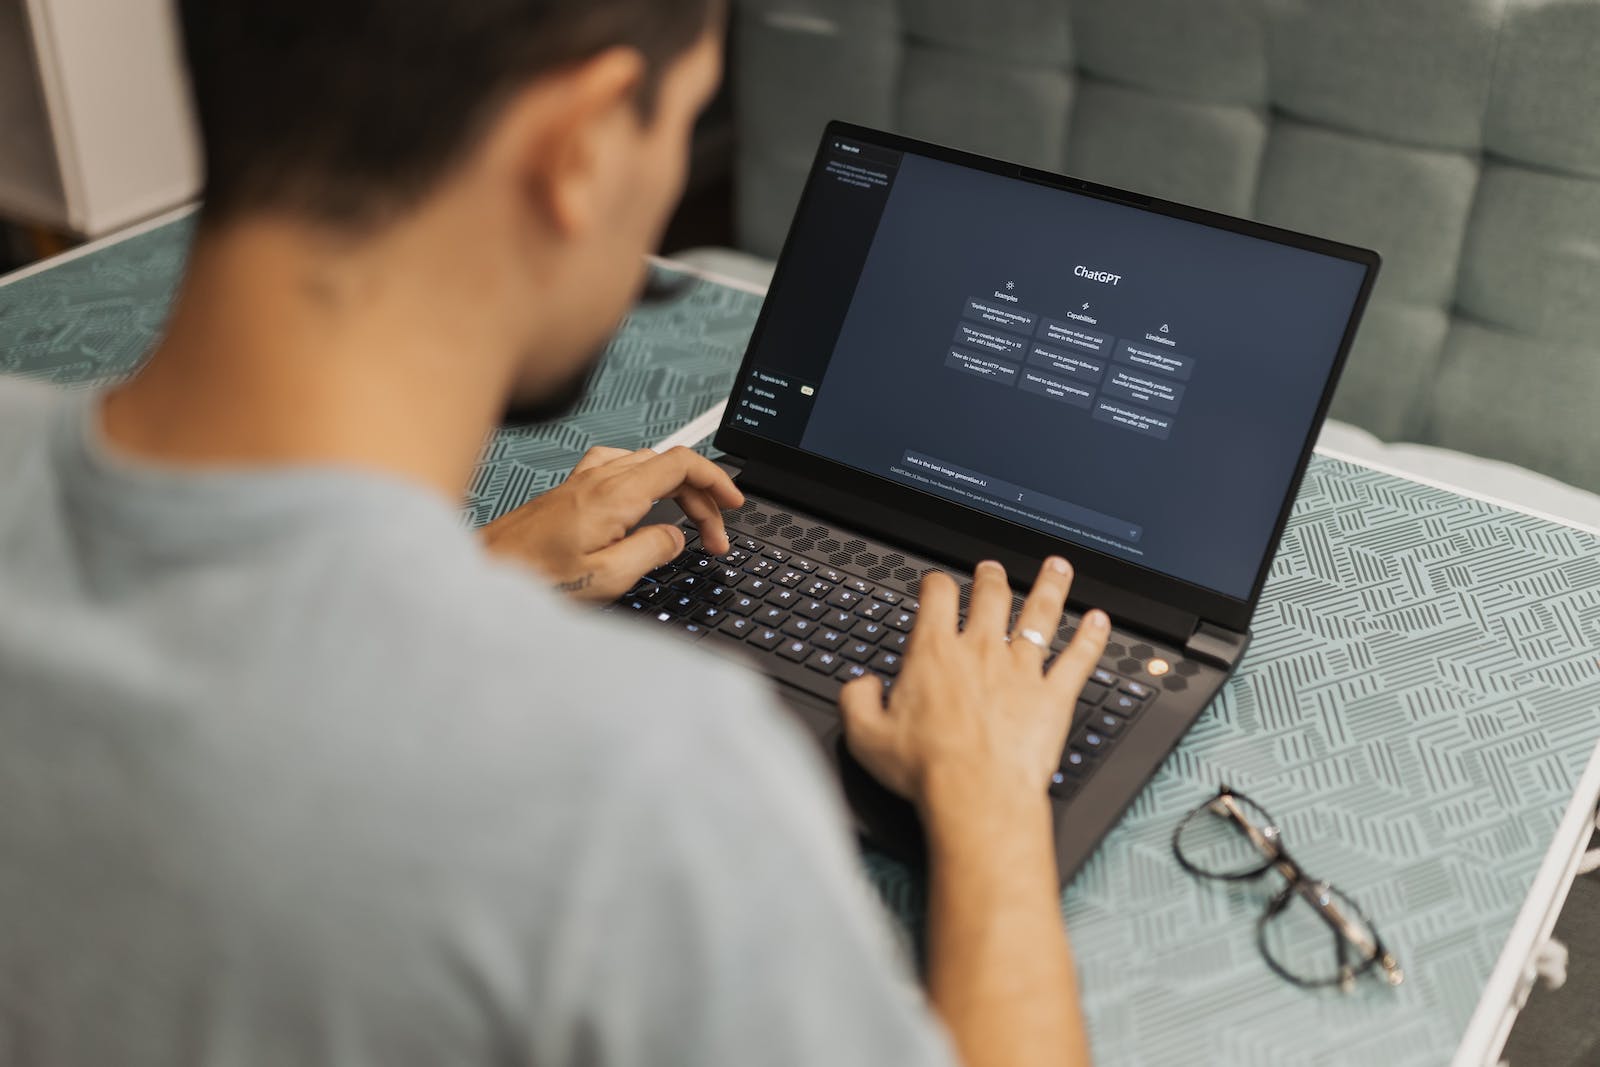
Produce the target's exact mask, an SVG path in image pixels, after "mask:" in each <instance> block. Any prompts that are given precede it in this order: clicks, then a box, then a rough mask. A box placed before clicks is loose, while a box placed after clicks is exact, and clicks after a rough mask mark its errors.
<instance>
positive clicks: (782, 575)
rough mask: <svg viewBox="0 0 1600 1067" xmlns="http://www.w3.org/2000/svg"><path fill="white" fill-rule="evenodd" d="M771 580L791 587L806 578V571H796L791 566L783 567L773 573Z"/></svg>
mask: <svg viewBox="0 0 1600 1067" xmlns="http://www.w3.org/2000/svg"><path fill="white" fill-rule="evenodd" d="M772 580H773V581H774V582H776V583H777V584H778V585H786V586H789V587H790V588H793V587H795V586H797V585H799V584H800V583H801V582H804V581H805V580H806V572H805V571H797V570H795V569H794V568H793V567H785V568H783V569H782V570H780V571H778V572H777V573H776V574H774V575H773V576H772Z"/></svg>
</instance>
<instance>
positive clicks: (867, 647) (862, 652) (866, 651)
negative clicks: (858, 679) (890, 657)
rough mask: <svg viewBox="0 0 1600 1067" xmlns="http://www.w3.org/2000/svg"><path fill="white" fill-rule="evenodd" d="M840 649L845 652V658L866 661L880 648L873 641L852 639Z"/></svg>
mask: <svg viewBox="0 0 1600 1067" xmlns="http://www.w3.org/2000/svg"><path fill="white" fill-rule="evenodd" d="M839 651H840V652H841V653H843V654H844V658H845V659H848V660H852V661H854V662H856V663H865V662H867V660H869V659H871V658H872V656H873V653H875V652H877V651H878V649H877V646H876V645H874V644H873V643H872V642H871V641H854V640H852V641H846V642H845V643H844V646H843V647H842V648H840V649H839Z"/></svg>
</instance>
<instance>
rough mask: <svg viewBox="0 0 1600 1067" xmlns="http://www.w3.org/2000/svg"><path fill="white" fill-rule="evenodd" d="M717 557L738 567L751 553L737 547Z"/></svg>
mask: <svg viewBox="0 0 1600 1067" xmlns="http://www.w3.org/2000/svg"><path fill="white" fill-rule="evenodd" d="M717 558H718V559H720V560H722V562H724V563H726V564H728V565H729V566H733V567H737V566H739V564H741V563H743V562H744V561H745V560H747V559H749V558H750V553H748V552H746V551H745V550H744V549H742V548H735V549H733V550H732V551H730V552H725V553H723V554H722V555H721V556H718V557H717Z"/></svg>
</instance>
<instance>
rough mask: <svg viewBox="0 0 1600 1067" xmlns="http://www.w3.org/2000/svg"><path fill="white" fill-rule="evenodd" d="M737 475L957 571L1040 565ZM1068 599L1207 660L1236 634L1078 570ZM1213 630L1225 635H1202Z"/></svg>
mask: <svg viewBox="0 0 1600 1067" xmlns="http://www.w3.org/2000/svg"><path fill="white" fill-rule="evenodd" d="M738 479H739V484H740V486H741V487H743V488H744V489H747V490H749V491H751V492H754V493H756V494H758V495H760V496H764V497H768V498H770V499H772V500H776V501H781V502H782V503H784V504H787V505H789V506H791V507H794V508H796V509H798V510H800V511H802V512H809V513H811V514H814V515H816V516H817V517H818V518H822V519H829V520H832V521H835V522H838V523H840V524H841V525H844V526H848V527H850V528H852V529H855V530H858V531H860V532H861V533H865V534H870V535H872V536H874V537H878V538H881V539H883V540H886V541H889V542H891V543H893V544H895V545H899V546H903V547H905V548H908V549H911V550H913V551H916V552H919V553H921V554H923V555H925V556H927V557H929V558H930V559H933V560H935V561H938V562H941V563H946V564H950V565H951V566H953V567H955V568H956V569H958V570H970V569H971V568H972V566H973V565H974V564H975V563H977V561H978V560H981V559H995V560H999V561H1000V562H1001V563H1003V564H1005V568H1006V570H1007V571H1009V572H1010V573H1011V574H1013V575H1031V574H1032V573H1033V572H1034V570H1036V569H1037V568H1038V566H1039V560H1038V559H1035V558H1029V557H1027V556H1024V555H1023V554H1021V553H1016V552H1009V551H1007V550H1006V548H1005V547H1004V546H1001V545H995V544H990V543H987V542H984V541H980V540H979V539H977V538H975V537H967V536H965V535H962V534H960V533H957V532H956V531H953V530H951V529H950V528H949V527H945V526H938V525H935V524H931V523H928V524H924V523H921V522H918V521H917V520H914V519H912V518H911V517H910V516H908V515H906V514H905V513H904V512H902V511H897V510H894V509H892V508H889V507H886V506H884V505H882V504H880V503H878V502H877V501H873V500H867V499H863V498H861V497H858V496H855V495H854V494H848V493H844V492H841V491H840V490H839V489H836V488H834V487H833V486H830V485H826V484H824V483H822V482H819V481H816V480H814V479H811V478H807V477H805V476H804V475H797V474H795V473H794V472H792V471H782V470H778V469H776V468H774V467H771V466H769V465H767V464H764V463H759V462H751V463H747V464H746V465H745V466H744V468H743V470H742V471H741V472H740V474H739V475H738ZM1071 605H1072V607H1074V608H1076V609H1079V610H1083V609H1087V608H1091V607H1096V608H1101V609H1103V610H1104V611H1105V612H1106V613H1107V614H1109V615H1110V616H1111V618H1112V619H1113V620H1114V621H1115V623H1116V625H1117V626H1118V627H1120V628H1122V629H1125V630H1132V631H1134V632H1137V633H1142V634H1144V635H1146V636H1148V637H1152V638H1155V639H1156V640H1158V641H1161V642H1163V643H1165V644H1169V645H1172V646H1174V647H1177V648H1184V649H1187V648H1189V647H1190V646H1191V645H1192V644H1193V643H1194V642H1195V641H1196V639H1197V638H1199V646H1198V651H1196V653H1195V655H1196V656H1198V657H1200V658H1202V659H1204V660H1205V662H1207V663H1219V664H1220V663H1221V661H1219V660H1218V659H1217V658H1216V657H1217V656H1219V655H1225V654H1226V650H1227V648H1228V643H1227V641H1226V639H1225V638H1226V637H1227V636H1231V635H1229V634H1228V631H1226V630H1221V629H1218V628H1216V627H1211V626H1209V624H1206V623H1203V622H1202V621H1201V620H1200V618H1199V616H1197V615H1195V614H1194V613H1193V612H1188V611H1182V610H1179V609H1177V608H1174V607H1172V606H1171V605H1168V604H1163V603H1160V602H1158V601H1155V600H1152V599H1150V598H1149V597H1145V596H1140V595H1139V594H1137V593H1133V592H1131V591H1129V590H1127V589H1122V588H1119V587H1117V586H1115V585H1111V584H1109V583H1107V582H1104V581H1101V580H1099V579H1096V578H1094V577H1093V576H1091V575H1087V574H1079V575H1078V577H1077V579H1076V580H1075V581H1074V582H1073V583H1072V600H1071ZM1208 629H1209V630H1215V632H1216V633H1217V634H1219V635H1224V638H1223V639H1212V638H1210V637H1202V636H1201V635H1202V633H1203V632H1204V631H1206V630H1208ZM1241 651H1242V647H1241Z"/></svg>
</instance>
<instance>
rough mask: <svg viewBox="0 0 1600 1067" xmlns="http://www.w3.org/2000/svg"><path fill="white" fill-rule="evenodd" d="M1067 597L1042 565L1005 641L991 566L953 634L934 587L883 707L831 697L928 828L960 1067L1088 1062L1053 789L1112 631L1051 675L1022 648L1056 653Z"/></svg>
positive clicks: (933, 924) (1056, 573) (936, 584)
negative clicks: (1066, 922)
mask: <svg viewBox="0 0 1600 1067" xmlns="http://www.w3.org/2000/svg"><path fill="white" fill-rule="evenodd" d="M1071 584H1072V569H1071V568H1070V567H1068V566H1067V563H1066V561H1065V560H1062V559H1057V558H1052V559H1048V560H1046V561H1045V564H1044V567H1043V569H1041V570H1040V572H1039V578H1038V580H1037V581H1036V582H1035V583H1034V587H1033V592H1032V593H1030V594H1029V595H1028V599H1027V602H1026V603H1025V604H1023V607H1022V611H1021V613H1020V614H1019V616H1018V619H1017V628H1016V631H1015V633H1014V635H1013V639H1012V640H1011V641H1009V642H1008V641H1007V640H1006V636H1007V635H1006V625H1007V623H1008V622H1009V621H1010V615H1011V587H1010V586H1009V585H1008V584H1007V583H1006V575H1005V571H1004V570H1002V569H1001V567H1000V565H999V564H998V563H983V564H980V565H979V566H978V570H977V573H976V575H975V576H974V578H973V581H972V601H971V604H970V606H969V607H968V609H967V623H966V626H965V627H964V628H962V629H960V630H959V631H958V630H957V609H958V607H959V600H960V598H959V595H958V592H957V589H956V584H955V582H954V581H952V580H951V579H950V578H948V577H947V576H945V575H943V574H930V575H928V576H927V577H926V578H924V579H923V582H922V594H921V600H922V607H921V610H920V611H919V612H918V619H917V625H916V629H915V630H913V631H912V634H911V644H910V648H909V649H908V650H907V654H906V661H905V666H904V667H903V668H902V669H901V671H900V679H899V681H898V682H896V683H895V686H894V689H893V691H892V693H891V695H890V697H889V701H888V704H887V706H886V705H885V703H884V700H883V688H882V686H881V685H880V683H879V682H878V681H877V680H876V679H871V678H864V679H861V680H859V681H856V682H852V683H851V684H850V685H848V686H846V687H845V688H844V690H843V691H842V692H841V694H840V698H839V700H840V703H841V705H842V706H843V710H844V721H845V736H846V739H847V740H848V742H849V744H850V749H851V751H852V752H854V753H855V755H856V758H857V759H858V760H860V761H861V763H862V764H863V765H864V766H865V767H866V768H867V769H868V770H869V771H871V772H872V773H873V774H875V775H877V776H878V778H879V780H881V781H882V782H883V783H884V784H885V785H887V786H889V787H890V788H891V789H894V790H896V791H898V792H899V793H901V794H902V795H904V796H906V797H909V798H910V799H911V800H912V801H913V802H914V803H915V804H916V805H917V807H918V808H919V809H920V811H921V813H922V822H923V827H924V829H925V831H926V832H927V837H928V856H929V894H928V993H929V997H930V999H931V1000H932V1002H933V1005H934V1008H935V1010H937V1011H938V1013H939V1015H940V1016H941V1018H942V1019H943V1020H944V1023H945V1026H946V1027H947V1028H948V1030H949V1032H950V1035H951V1037H952V1038H954V1040H955V1044H956V1049H957V1051H958V1052H959V1053H960V1056H961V1060H962V1062H963V1063H964V1064H965V1065H966V1067H1066V1065H1073V1067H1078V1065H1084V1064H1087V1063H1088V1062H1089V1046H1088V1041H1087V1038H1086V1036H1085V1031H1084V1024H1083V1018H1082V1015H1081V1013H1080V1011H1079V1009H1078V988H1077V977H1076V975H1075V973H1074V968H1073V964H1072V953H1071V949H1070V947H1069V946H1068V944H1067V936H1066V928H1065V926H1063V924H1062V921H1061V897H1060V893H1059V890H1058V888H1057V881H1056V879H1057V871H1056V861H1055V849H1054V844H1053V841H1052V837H1051V819H1052V811H1051V806H1050V804H1049V803H1048V800H1047V797H1046V790H1047V788H1048V782H1049V779H1050V775H1051V774H1052V773H1053V772H1054V770H1055V768H1056V766H1057V763H1058V761H1059V760H1060V758H1061V749H1062V747H1063V746H1064V745H1065V744H1066V739H1067V731H1068V730H1069V729H1070V728H1071V726H1072V711H1073V708H1074V707H1075V706H1076V703H1077V699H1078V693H1079V691H1080V690H1082V688H1083V683H1084V682H1085V681H1086V680H1087V679H1088V677H1089V674H1090V672H1092V671H1093V670H1094V668H1095V665H1096V664H1097V663H1099V662H1100V656H1101V654H1102V653H1103V652H1104V651H1105V647H1106V637H1107V636H1108V635H1109V634H1110V631H1111V624H1110V620H1109V619H1107V618H1106V616H1105V614H1104V613H1103V612H1099V611H1091V612H1089V613H1088V614H1087V615H1085V616H1084V617H1083V622H1082V623H1081V624H1080V625H1079V627H1078V632H1077V634H1076V635H1074V637H1073V639H1072V643H1071V644H1069V645H1068V646H1067V648H1066V649H1065V650H1064V651H1063V652H1062V653H1061V654H1060V655H1059V656H1057V657H1056V661H1055V663H1053V664H1052V665H1051V666H1050V669H1049V670H1048V671H1046V670H1045V669H1044V663H1045V657H1046V654H1047V651H1046V649H1043V648H1040V647H1038V646H1037V645H1036V644H1034V643H1033V642H1032V641H1029V640H1026V639H1024V637H1023V634H1024V633H1025V632H1032V633H1034V634H1036V635H1038V636H1039V637H1041V638H1042V639H1043V642H1045V643H1048V642H1049V641H1050V639H1051V638H1052V637H1053V636H1054V635H1055V632H1056V627H1057V626H1058V625H1060V622H1061V611H1062V607H1063V605H1064V604H1065V603H1066V600H1067V589H1068V588H1069V587H1070V586H1071ZM1065 817H1067V818H1070V817H1071V813H1070V812H1069V813H1067V815H1066V816H1065Z"/></svg>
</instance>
